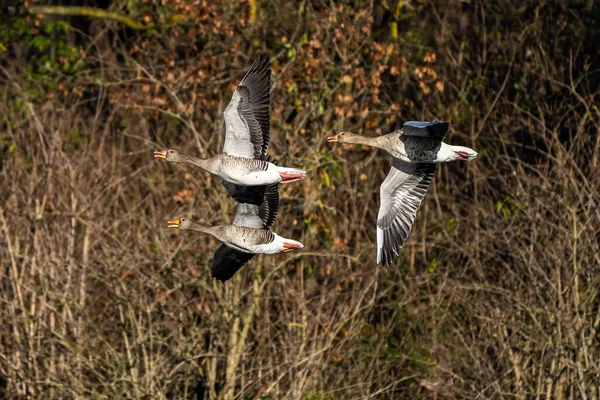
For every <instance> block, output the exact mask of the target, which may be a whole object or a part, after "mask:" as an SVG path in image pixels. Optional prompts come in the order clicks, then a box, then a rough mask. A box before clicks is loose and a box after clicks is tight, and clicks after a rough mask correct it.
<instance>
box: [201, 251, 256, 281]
mask: <svg viewBox="0 0 600 400" xmlns="http://www.w3.org/2000/svg"><path fill="white" fill-rule="evenodd" d="M252 257H254V254H252V253H244V252H242V251H239V250H235V249H233V248H231V247H229V246H227V245H226V244H221V246H220V247H219V248H218V249H217V251H216V252H215V256H214V258H213V263H212V267H211V275H212V276H213V278H215V279H218V280H220V281H221V282H225V281H227V280H229V279H231V277H233V275H235V273H236V272H237V271H238V270H239V269H240V268H242V267H243V266H244V264H246V263H247V262H248V261H250V259H252Z"/></svg>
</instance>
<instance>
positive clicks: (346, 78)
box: [342, 75, 352, 84]
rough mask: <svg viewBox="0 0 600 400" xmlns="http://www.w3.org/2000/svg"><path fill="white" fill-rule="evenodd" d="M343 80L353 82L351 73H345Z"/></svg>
mask: <svg viewBox="0 0 600 400" xmlns="http://www.w3.org/2000/svg"><path fill="white" fill-rule="evenodd" d="M342 82H344V83H346V84H348V83H352V77H351V76H350V75H344V76H343V77H342Z"/></svg>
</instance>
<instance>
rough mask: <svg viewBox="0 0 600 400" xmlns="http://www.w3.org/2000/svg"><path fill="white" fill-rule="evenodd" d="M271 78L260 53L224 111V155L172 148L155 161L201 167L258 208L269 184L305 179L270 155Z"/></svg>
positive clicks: (239, 198) (232, 193)
mask: <svg viewBox="0 0 600 400" xmlns="http://www.w3.org/2000/svg"><path fill="white" fill-rule="evenodd" d="M270 79H271V67H270V61H269V57H268V56H267V55H265V54H261V55H259V56H258V57H257V58H256V60H255V61H254V63H253V64H252V66H251V67H250V70H249V71H248V72H247V73H246V75H245V76H244V78H243V79H242V81H241V82H240V84H239V85H238V87H237V88H236V90H235V92H234V93H233V96H232V98H231V101H230V102H229V105H228V106H227V108H226V109H225V112H224V113H223V116H224V119H225V142H224V145H223V152H222V153H221V154H218V155H216V156H214V157H212V158H208V159H201V158H198V157H193V156H189V155H184V154H181V153H179V152H178V151H177V150H174V149H168V150H163V151H156V152H154V157H156V158H161V159H164V160H166V161H170V162H176V163H187V164H192V165H195V166H197V167H200V168H202V169H204V170H206V171H208V172H210V173H211V174H213V175H216V176H218V177H219V178H221V180H222V182H223V185H224V186H225V187H226V188H227V191H228V192H229V194H230V196H231V197H233V198H234V199H235V200H236V201H238V202H241V203H250V204H254V205H260V204H261V202H262V200H263V195H264V187H265V186H266V185H270V184H273V183H282V184H286V183H291V182H297V181H299V180H301V179H302V178H304V177H305V176H306V172H305V171H303V170H301V169H297V168H287V167H279V166H277V165H275V164H274V163H272V162H270V160H269V159H268V157H267V148H268V146H269V140H270V115H269V103H270V87H271V82H270ZM249 187H250V189H249Z"/></svg>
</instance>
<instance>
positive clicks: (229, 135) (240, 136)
mask: <svg viewBox="0 0 600 400" xmlns="http://www.w3.org/2000/svg"><path fill="white" fill-rule="evenodd" d="M243 101H244V100H243V99H242V96H241V95H240V91H239V90H236V91H235V92H233V96H232V97H231V101H230V102H229V105H227V108H226V109H225V112H224V113H223V117H224V119H225V143H224V144H223V152H224V153H227V154H229V155H232V156H236V157H245V158H254V155H255V149H254V144H252V139H251V136H250V126H249V123H250V124H252V123H254V124H256V125H257V128H258V129H259V130H260V128H259V127H258V123H257V122H256V121H247V120H246V118H244V116H243V115H242V114H241V113H240V108H241V107H240V102H243Z"/></svg>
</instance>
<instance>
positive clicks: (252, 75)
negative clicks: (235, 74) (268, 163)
mask: <svg viewBox="0 0 600 400" xmlns="http://www.w3.org/2000/svg"><path fill="white" fill-rule="evenodd" d="M270 90H271V68H270V63H269V57H268V56H267V55H265V54H261V55H259V56H258V57H257V58H256V60H255V61H254V63H253V64H252V66H251V67H250V70H249V71H248V73H247V74H246V76H244V78H243V79H242V81H241V82H240V84H239V85H238V87H237V88H236V90H235V92H234V93H233V96H232V97H231V101H230V102H229V104H228V105H227V108H226V109H225V112H224V113H223V116H224V118H225V143H224V145H223V152H224V153H227V154H230V155H233V156H237V157H246V158H261V157H264V156H265V155H266V153H267V148H268V146H269V140H270V115H269V102H270Z"/></svg>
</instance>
